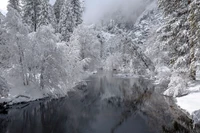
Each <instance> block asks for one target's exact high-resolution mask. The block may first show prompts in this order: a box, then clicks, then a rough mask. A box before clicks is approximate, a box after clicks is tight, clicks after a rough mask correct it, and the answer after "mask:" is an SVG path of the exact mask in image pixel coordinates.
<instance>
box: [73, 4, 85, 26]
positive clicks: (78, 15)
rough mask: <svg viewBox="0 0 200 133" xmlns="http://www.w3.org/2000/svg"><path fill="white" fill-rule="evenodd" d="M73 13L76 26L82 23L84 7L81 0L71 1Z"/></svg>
mask: <svg viewBox="0 0 200 133" xmlns="http://www.w3.org/2000/svg"><path fill="white" fill-rule="evenodd" d="M71 5H72V12H73V16H74V21H75V25H76V26H78V25H79V24H81V23H82V21H83V20H82V7H81V3H80V1H79V0H71Z"/></svg>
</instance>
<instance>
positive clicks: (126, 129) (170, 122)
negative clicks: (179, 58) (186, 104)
mask: <svg viewBox="0 0 200 133" xmlns="http://www.w3.org/2000/svg"><path fill="white" fill-rule="evenodd" d="M87 83H88V85H87V86H85V87H83V86H82V87H79V88H77V91H75V92H70V93H69V96H68V97H66V98H61V99H58V100H44V101H35V102H31V103H27V104H21V105H14V106H12V107H11V108H10V109H8V110H7V112H6V113H5V114H0V132H1V133H193V132H194V133H200V130H199V129H197V128H196V129H193V125H192V121H191V120H190V119H189V118H188V117H187V116H186V115H185V114H183V113H182V112H181V111H180V110H178V109H177V107H176V105H175V104H174V103H173V100H172V99H169V98H165V97H163V96H161V95H160V89H159V88H161V87H158V86H157V87H156V86H154V85H153V84H152V81H149V80H148V79H144V78H142V77H138V78H132V79H128V78H117V77H115V76H113V74H105V73H104V74H103V73H99V74H97V75H94V76H92V77H91V78H89V80H88V81H87Z"/></svg>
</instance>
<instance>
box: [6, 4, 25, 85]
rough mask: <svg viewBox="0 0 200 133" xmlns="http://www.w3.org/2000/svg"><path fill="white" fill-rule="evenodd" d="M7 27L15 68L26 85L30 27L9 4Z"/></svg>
mask: <svg viewBox="0 0 200 133" xmlns="http://www.w3.org/2000/svg"><path fill="white" fill-rule="evenodd" d="M5 22H6V23H5V27H6V29H7V32H8V35H9V37H10V38H9V42H8V43H9V45H10V50H11V53H12V63H13V64H14V65H13V66H14V67H13V69H18V71H19V74H20V76H21V78H22V80H23V84H24V85H28V84H29V81H28V75H27V69H26V62H25V53H26V45H27V44H28V36H27V35H28V28H27V27H26V26H24V24H23V22H22V18H21V15H20V14H19V13H18V12H17V10H15V9H13V8H12V7H10V6H8V13H7V15H6V19H5Z"/></svg>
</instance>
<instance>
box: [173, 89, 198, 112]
mask: <svg viewBox="0 0 200 133" xmlns="http://www.w3.org/2000/svg"><path fill="white" fill-rule="evenodd" d="M199 98H200V92H198V93H191V94H189V95H186V96H183V97H178V98H176V100H177V105H178V106H180V107H181V108H182V109H184V110H186V111H187V112H188V113H189V114H190V115H192V113H193V112H195V111H197V110H199V109H200V100H199Z"/></svg>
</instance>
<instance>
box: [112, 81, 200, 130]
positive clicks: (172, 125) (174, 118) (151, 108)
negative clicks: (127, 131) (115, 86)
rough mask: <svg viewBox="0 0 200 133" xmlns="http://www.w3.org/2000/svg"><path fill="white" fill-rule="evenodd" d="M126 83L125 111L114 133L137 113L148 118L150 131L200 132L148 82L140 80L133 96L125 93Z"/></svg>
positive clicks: (114, 128)
mask: <svg viewBox="0 0 200 133" xmlns="http://www.w3.org/2000/svg"><path fill="white" fill-rule="evenodd" d="M124 82H126V83H124V84H123V85H122V86H123V88H125V89H123V94H125V95H124V101H123V103H122V104H123V105H122V108H124V110H123V112H122V113H121V117H120V119H119V121H118V122H117V123H116V124H115V125H114V126H113V128H112V133H114V132H115V131H116V130H117V128H118V127H120V126H121V125H122V124H123V123H124V122H125V121H126V120H127V119H128V118H130V117H131V116H133V115H136V114H137V113H142V114H143V115H144V116H146V117H147V121H146V122H147V123H148V124H149V126H150V129H152V130H153V131H157V132H159V133H160V132H163V133H197V132H199V131H200V129H196V130H194V129H193V127H192V126H193V125H192V121H191V120H190V119H189V118H188V117H187V116H186V115H185V114H184V113H182V112H181V111H180V110H179V109H177V107H176V105H172V104H167V103H166V101H165V99H164V97H163V96H161V95H160V94H157V93H156V92H155V91H154V87H153V86H152V85H151V84H150V82H149V81H148V80H144V79H141V78H139V79H138V80H137V82H135V83H134V84H133V85H132V87H131V88H132V91H133V93H132V95H130V94H129V95H127V93H126V92H124V91H125V90H128V89H127V88H126V87H127V86H126V85H128V84H127V81H124ZM112 101H114V100H112ZM172 103H174V102H172Z"/></svg>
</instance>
